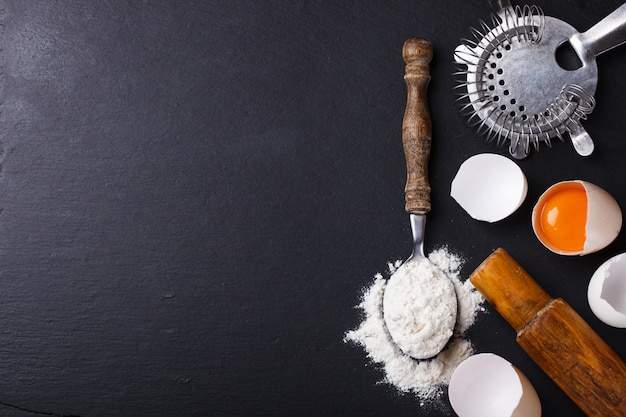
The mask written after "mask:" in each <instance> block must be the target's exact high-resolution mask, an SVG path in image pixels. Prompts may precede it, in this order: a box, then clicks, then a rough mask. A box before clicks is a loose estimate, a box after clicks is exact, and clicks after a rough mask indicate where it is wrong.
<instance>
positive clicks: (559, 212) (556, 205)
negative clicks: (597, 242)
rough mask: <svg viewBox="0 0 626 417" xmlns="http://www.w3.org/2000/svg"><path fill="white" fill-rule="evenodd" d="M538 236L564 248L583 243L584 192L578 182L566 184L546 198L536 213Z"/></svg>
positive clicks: (585, 218)
mask: <svg viewBox="0 0 626 417" xmlns="http://www.w3.org/2000/svg"><path fill="white" fill-rule="evenodd" d="M539 216H540V218H539V225H540V233H541V235H542V237H541V239H542V240H544V241H546V242H548V243H549V244H550V245H551V246H553V247H556V248H558V249H560V250H564V251H572V252H574V251H581V250H583V248H584V246H585V228H586V226H587V192H586V191H585V187H583V185H582V184H580V183H568V184H567V185H566V186H564V187H562V188H560V189H555V190H554V192H552V193H550V195H549V196H548V197H547V198H546V200H545V201H544V203H543V206H542V207H541V212H540V214H539Z"/></svg>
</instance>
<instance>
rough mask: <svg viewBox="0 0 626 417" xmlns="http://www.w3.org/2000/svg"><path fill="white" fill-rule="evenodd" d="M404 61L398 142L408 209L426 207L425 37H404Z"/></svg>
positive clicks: (429, 55)
mask: <svg viewBox="0 0 626 417" xmlns="http://www.w3.org/2000/svg"><path fill="white" fill-rule="evenodd" d="M402 57H403V58H404V62H405V63H406V70H405V75H404V80H405V81H406V86H407V100H406V110H405V112H404V120H403V121H402V143H403V145H404V155H405V158H406V173H407V178H406V186H405V188H404V192H405V198H406V200H405V210H406V211H407V212H408V213H415V212H421V213H426V212H428V211H430V183H429V180H428V159H429V156H430V147H431V141H432V123H431V120H430V111H429V109H428V100H427V90H428V84H429V82H430V70H429V67H428V64H429V63H430V61H431V60H432V58H433V48H432V45H431V43H430V42H429V41H427V40H425V39H416V38H413V39H408V40H407V41H406V42H405V43H404V47H403V48H402Z"/></svg>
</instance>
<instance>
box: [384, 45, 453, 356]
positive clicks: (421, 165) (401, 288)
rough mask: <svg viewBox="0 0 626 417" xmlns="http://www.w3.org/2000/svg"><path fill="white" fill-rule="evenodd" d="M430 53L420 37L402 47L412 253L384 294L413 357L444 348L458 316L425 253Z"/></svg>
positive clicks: (391, 326)
mask: <svg viewBox="0 0 626 417" xmlns="http://www.w3.org/2000/svg"><path fill="white" fill-rule="evenodd" d="M432 56H433V50H432V45H431V43H430V42H429V41H427V40H424V39H409V40H407V41H406V42H405V43H404V46H403V48H402V57H403V58H404V61H405V63H406V69H405V75H404V79H405V82H406V85H407V105H406V110H405V114H404V120H403V123H402V143H403V146H404V153H405V158H406V168H407V182H406V186H405V201H406V204H405V210H406V211H407V212H408V213H409V214H410V221H411V230H412V232H413V252H412V253H411V256H410V257H409V258H408V259H407V260H406V261H405V262H404V263H403V264H402V265H401V266H400V268H398V269H397V270H396V271H395V272H394V273H393V274H392V276H391V277H390V279H389V282H388V283H387V287H386V289H385V295H384V298H383V313H384V317H385V323H386V325H387V329H388V331H389V334H390V335H391V337H392V338H393V339H394V342H395V343H396V344H397V345H398V347H399V348H400V349H401V350H402V351H403V352H404V353H406V354H407V355H409V356H411V357H413V358H415V359H428V358H431V357H433V356H435V355H437V354H438V353H439V352H440V351H441V350H442V349H443V348H444V347H445V345H446V344H447V342H448V340H449V339H450V337H451V336H452V333H453V330H454V325H455V323H456V315H457V299H456V292H455V290H454V285H453V284H452V282H451V281H450V279H449V278H448V277H447V275H446V274H445V273H444V272H443V271H442V270H441V269H439V268H438V267H437V266H436V265H434V264H432V263H431V262H430V261H429V260H428V258H427V257H426V256H425V255H424V230H425V225H426V213H428V212H429V211H430V185H429V181H428V159H429V157H430V147H431V139H432V125H431V120H430V112H429V110H428V105H427V99H426V95H427V94H426V93H427V89H428V84H429V82H430V71H429V67H428V65H429V63H430V61H431V60H432Z"/></svg>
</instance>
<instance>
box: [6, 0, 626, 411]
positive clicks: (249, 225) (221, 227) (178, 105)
mask: <svg viewBox="0 0 626 417" xmlns="http://www.w3.org/2000/svg"><path fill="white" fill-rule="evenodd" d="M620 3H621V2H619V1H615V0H612V1H603V2H586V1H582V0H578V1H567V0H559V1H550V2H548V1H543V2H541V3H540V4H538V5H539V6H541V7H542V8H543V9H544V11H545V13H546V14H547V15H551V16H556V17H558V18H561V19H563V20H566V21H567V22H569V23H570V24H572V25H573V26H574V27H576V28H578V29H579V30H581V31H582V30H586V29H587V28H589V27H591V26H592V25H593V24H594V23H595V22H597V21H598V20H600V19H601V18H602V17H604V16H605V15H606V14H608V13H609V12H611V11H612V10H613V9H615V8H616V7H617V6H619V4H620ZM490 12H491V9H490V8H489V5H488V2H487V1H486V0H471V1H468V0H458V1H438V2H427V1H405V0H392V1H378V2H371V1H370V2H366V1H350V0H343V1H333V0H331V1H319V0H313V1H297V0H296V1H291V2H285V1H283V2H281V1H275V0H269V1H263V2H255V1H247V2H246V1H241V0H227V1H222V0H210V1H194V0H181V1H176V2H171V1H165V0H152V1H148V0H144V1H124V0H119V1H77V0H66V1H51V0H50V1H49V0H32V1H31V0H28V1H22V0H19V1H18V0H7V1H1V2H0V20H1V22H2V24H1V25H0V27H1V35H0V49H1V50H0V64H1V68H2V71H1V77H2V79H1V80H0V88H1V90H0V103H1V104H0V144H1V148H2V179H1V180H0V208H1V210H2V212H1V215H0V306H1V307H0V415H2V416H9V417H12V416H15V417H35V416H38V415H51V416H70V415H72V416H81V417H99V416H117V417H126V416H128V417H131V416H188V417H192V416H246V415H254V416H320V415H325V416H345V415H359V416H380V415H394V416H398V417H399V416H418V415H424V416H426V415H428V416H432V417H436V416H450V415H453V412H452V410H451V409H450V408H449V406H448V405H444V407H443V408H439V409H435V410H429V409H422V410H420V409H419V407H418V400H417V399H416V398H414V397H413V396H411V395H400V394H399V393H398V392H397V391H396V390H395V389H394V388H393V387H390V386H387V385H384V384H379V383H378V382H379V381H380V380H381V379H382V377H383V373H382V371H381V370H380V368H379V367H377V366H371V365H369V364H368V363H367V361H366V358H365V354H364V352H363V351H362V350H361V349H360V348H359V347H356V346H353V345H349V344H345V343H344V342H343V341H342V338H343V335H344V333H345V332H346V331H347V330H349V329H352V328H354V327H356V326H357V325H358V323H359V321H360V318H361V316H360V312H359V310H358V309H355V308H354V306H355V305H356V304H358V302H359V296H360V293H361V290H362V289H363V288H364V287H365V286H367V285H369V283H370V282H371V279H372V277H373V276H374V274H375V273H376V272H379V271H382V270H384V268H385V267H386V263H387V261H390V260H396V259H400V258H405V257H406V256H407V255H408V254H409V252H410V240H411V238H410V229H409V224H408V216H407V215H406V213H404V211H403V199H404V195H403V187H404V179H405V171H404V159H403V158H404V155H403V152H402V146H401V124H402V116H403V112H404V106H405V94H406V92H405V91H406V89H405V84H404V81H403V79H402V77H403V74H404V63H403V61H402V59H401V48H402V44H403V42H404V41H405V40H406V39H407V38H410V37H416V36H417V37H424V38H427V39H430V40H431V41H432V42H433V44H434V48H435V58H434V60H433V62H432V67H431V71H432V81H431V84H430V88H429V101H430V107H431V112H432V117H433V126H434V139H433V140H434V142H433V151H432V155H431V163H430V172H431V174H430V175H431V183H432V187H433V195H432V198H433V210H432V212H431V214H430V215H429V219H428V225H427V237H426V246H427V250H432V249H433V248H435V247H437V246H440V245H448V246H449V247H450V248H451V249H452V250H453V251H454V252H457V253H459V254H461V255H463V256H464V257H465V259H466V260H467V261H466V264H465V266H464V269H463V275H464V277H467V276H468V275H469V274H470V273H471V271H472V270H473V269H474V268H475V267H476V266H477V265H478V264H479V263H480V262H481V261H482V260H483V259H484V258H485V257H486V256H488V255H489V253H491V251H492V250H493V249H495V248H496V247H499V246H502V247H504V248H505V249H507V250H508V251H509V252H510V253H511V255H513V256H514V257H515V258H516V259H517V260H518V261H519V262H520V263H521V264H522V265H523V266H524V267H525V268H526V269H527V270H528V271H529V273H530V274H531V275H533V276H534V277H535V278H536V279H537V281H539V282H540V284H541V285H542V286H543V287H544V288H545V289H546V290H547V291H548V292H549V293H551V294H552V295H554V296H562V297H564V298H565V299H566V300H567V301H569V302H570V303H571V304H572V305H573V306H574V307H575V308H576V310H577V311H578V312H579V313H580V314H581V315H582V316H583V317H584V318H586V319H587V320H588V321H589V323H590V324H591V325H592V326H593V327H594V329H596V330H597V331H598V333H600V335H601V336H602V337H604V338H605V339H606V340H607V341H608V342H609V343H610V344H611V346H612V347H613V348H614V349H615V350H616V351H617V352H618V353H619V354H620V355H621V356H622V357H626V342H625V338H624V330H623V329H615V328H610V327H609V326H606V325H604V324H602V323H601V322H600V321H599V320H597V319H596V318H595V317H594V316H593V314H592V313H591V311H590V309H589V307H588V305H587V300H586V288H587V283H588V281H589V278H590V277H591V275H592V274H593V271H594V270H595V269H596V268H597V267H598V266H599V265H600V264H601V263H602V262H604V261H605V260H606V259H608V258H609V257H611V256H613V255H615V254H617V253H620V252H623V251H626V235H625V234H622V235H620V237H619V238H618V239H617V240H616V241H615V242H614V243H613V244H612V245H611V246H609V247H608V248H607V249H605V250H603V251H602V252H600V253H597V254H593V255H589V256H586V257H579V258H568V257H560V256H557V255H554V254H552V253H550V252H548V251H547V250H546V249H544V248H543V247H542V246H541V245H540V244H539V243H538V242H537V240H536V239H535V238H534V235H533V233H532V230H531V226H530V219H529V216H530V210H531V208H532V205H533V203H534V201H536V199H537V198H538V196H539V195H540V193H541V192H542V191H543V190H544V189H545V188H547V187H548V186H549V185H551V184H553V183H554V182H557V181H560V180H564V179H584V180H588V181H591V182H594V183H596V184H598V185H600V186H602V187H604V188H605V189H606V190H607V191H609V192H610V193H612V194H613V195H614V196H615V198H616V199H617V200H618V202H619V203H620V204H621V205H622V207H626V178H624V175H623V173H624V160H625V159H626V141H625V138H626V137H625V135H624V132H625V131H626V117H624V114H625V112H626V103H625V100H624V92H625V90H626V79H625V78H624V75H623V74H624V73H625V72H626V52H625V51H626V50H625V49H616V50H614V51H611V52H608V53H606V54H605V55H603V56H601V57H599V59H598V65H599V73H600V78H599V85H598V91H597V93H596V98H597V100H598V105H597V107H596V109H595V111H594V112H593V113H592V115H591V116H590V118H589V120H588V121H586V122H585V123H584V125H585V127H586V128H587V130H588V131H589V132H590V134H591V135H592V136H593V138H594V139H595V142H596V152H595V153H594V155H593V156H591V157H589V158H582V157H579V156H578V155H577V154H576V153H575V152H574V150H573V148H572V146H571V144H570V143H568V142H565V143H561V142H557V143H555V144H554V146H553V148H552V149H549V148H547V147H545V146H542V148H541V150H540V152H538V153H537V152H533V153H532V155H531V156H530V157H529V158H528V159H526V160H524V161H521V162H520V166H521V167H522V169H523V170H524V172H525V173H526V175H527V177H528V181H529V194H528V198H527V200H526V202H525V203H524V205H523V206H522V207H521V208H520V209H519V211H517V212H516V213H515V214H514V215H513V216H511V217H510V218H508V219H506V220H504V221H501V222H499V223H496V224H487V223H479V222H476V221H474V220H472V219H471V218H469V216H468V215H467V214H466V213H465V212H464V211H463V210H462V209H461V208H460V207H459V206H458V205H457V204H456V203H455V202H454V201H453V200H452V199H451V198H450V197H449V187H450V182H451V180H452V178H453V176H454V174H455V173H456V170H457V169H458V166H459V165H460V164H461V163H462V162H463V161H464V160H465V159H467V158H468V157H470V156H472V155H474V154H477V153H481V152H498V153H502V154H504V155H508V152H507V151H506V149H498V148H496V147H495V145H487V144H485V143H484V142H483V140H482V139H480V138H477V137H476V135H475V132H474V131H473V130H471V129H469V128H468V127H467V126H466V123H465V121H464V120H463V119H462V118H460V117H459V116H458V113H457V109H456V107H455V105H454V94H453V92H452V90H453V86H454V81H453V77H452V73H453V72H454V65H453V62H452V54H453V50H454V48H455V47H456V45H457V44H458V43H459V40H460V39H461V38H463V37H467V36H470V33H471V32H470V29H469V28H470V27H471V26H476V25H478V22H479V20H480V19H486V20H487V19H489V14H490ZM522 64H523V63H520V65H522ZM524 65H533V63H526V64H524ZM514 337H515V334H514V332H513V330H512V329H511V328H509V326H508V325H507V324H506V323H505V322H504V320H503V319H502V318H501V317H500V316H499V315H498V314H497V313H495V312H494V311H493V310H492V309H491V308H490V309H489V312H488V313H487V314H485V315H482V316H480V319H479V321H478V323H477V324H476V326H475V327H474V328H473V329H472V331H471V339H472V341H473V342H474V344H475V347H476V350H477V351H479V352H495V353H497V354H499V355H501V356H503V357H505V358H506V359H508V360H510V361H511V362H513V363H514V364H515V365H516V366H518V367H519V368H520V369H521V370H522V371H523V372H524V373H525V374H526V375H527V376H528V377H529V379H530V380H531V381H532V383H533V384H534V385H535V387H536V389H537V391H538V393H539V395H540V397H541V399H542V402H543V407H544V416H545V417H558V416H563V415H568V416H570V417H581V416H583V414H582V412H580V411H579V410H578V409H577V408H576V406H574V405H573V403H572V402H571V401H570V400H569V399H568V398H567V397H566V396H565V395H564V394H562V393H561V391H560V390H559V389H558V388H557V387H556V386H555V385H554V384H553V383H552V381H551V380H550V379H549V378H548V377H547V376H545V375H544V374H543V373H542V371H541V370H540V369H539V368H538V367H537V366H536V365H535V364H534V363H533V362H532V361H531V360H530V359H529V358H528V357H527V356H526V355H525V353H524V352H523V351H522V350H521V349H520V348H519V347H518V346H517V345H516V343H515V341H514Z"/></svg>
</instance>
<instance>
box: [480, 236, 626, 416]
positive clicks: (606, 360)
mask: <svg viewBox="0 0 626 417" xmlns="http://www.w3.org/2000/svg"><path fill="white" fill-rule="evenodd" d="M470 280H471V281H472V283H473V284H474V285H475V286H476V288H477V289H478V290H479V291H480V292H481V293H482V294H483V295H484V296H485V298H487V300H489V301H490V302H491V303H493V304H494V306H495V307H496V309H497V310H498V312H499V313H500V314H502V316H503V317H504V318H505V319H506V320H507V321H508V322H509V323H510V324H511V325H512V326H513V327H514V328H515V329H516V330H517V338H516V339H517V342H518V343H519V345H520V346H521V347H522V348H523V349H524V351H526V353H527V354H528V355H529V356H530V357H531V358H532V359H533V360H534V361H535V362H536V363H537V364H538V365H539V366H540V367H541V369H543V371H544V372H545V373H546V374H547V375H548V376H549V377H550V378H551V379H552V380H553V381H554V382H555V383H556V384H557V385H558V386H559V387H560V388H561V390H563V392H564V393H565V394H567V396H568V397H569V398H571V399H572V401H574V402H575V403H576V405H578V407H579V408H580V409H581V410H583V411H584V412H585V413H586V414H587V415H588V416H589V417H623V416H624V415H626V384H625V381H626V364H625V363H624V361H623V360H622V359H621V358H620V357H619V356H618V355H617V353H615V351H614V350H613V349H612V348H611V347H610V346H609V345H608V344H607V343H606V342H605V341H604V340H602V338H601V337H600V336H599V335H598V334H597V333H596V332H595V331H594V330H593V329H592V328H591V327H590V326H589V324H587V323H586V322H585V320H584V319H583V318H582V317H581V316H580V315H578V313H576V311H574V309H573V308H572V307H570V306H569V304H567V303H566V302H565V301H563V300H562V299H560V298H557V299H552V298H551V297H550V296H549V295H548V294H547V293H546V292H545V291H543V289H541V287H540V286H539V285H538V284H537V283H536V282H535V280H534V279H533V278H532V277H531V276H530V275H529V274H528V273H527V272H526V271H525V270H524V269H523V268H522V267H521V266H520V265H519V264H518V263H517V262H516V261H515V260H514V259H513V258H512V257H511V256H510V255H509V254H508V253H506V252H505V251H504V250H503V249H501V248H500V249H497V250H496V251H495V252H494V253H493V254H492V255H491V256H489V257H488V258H487V259H486V260H485V261H484V262H483V263H482V264H481V265H480V266H479V267H478V268H477V270H476V271H475V272H474V273H473V274H472V275H471V276H470Z"/></svg>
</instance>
